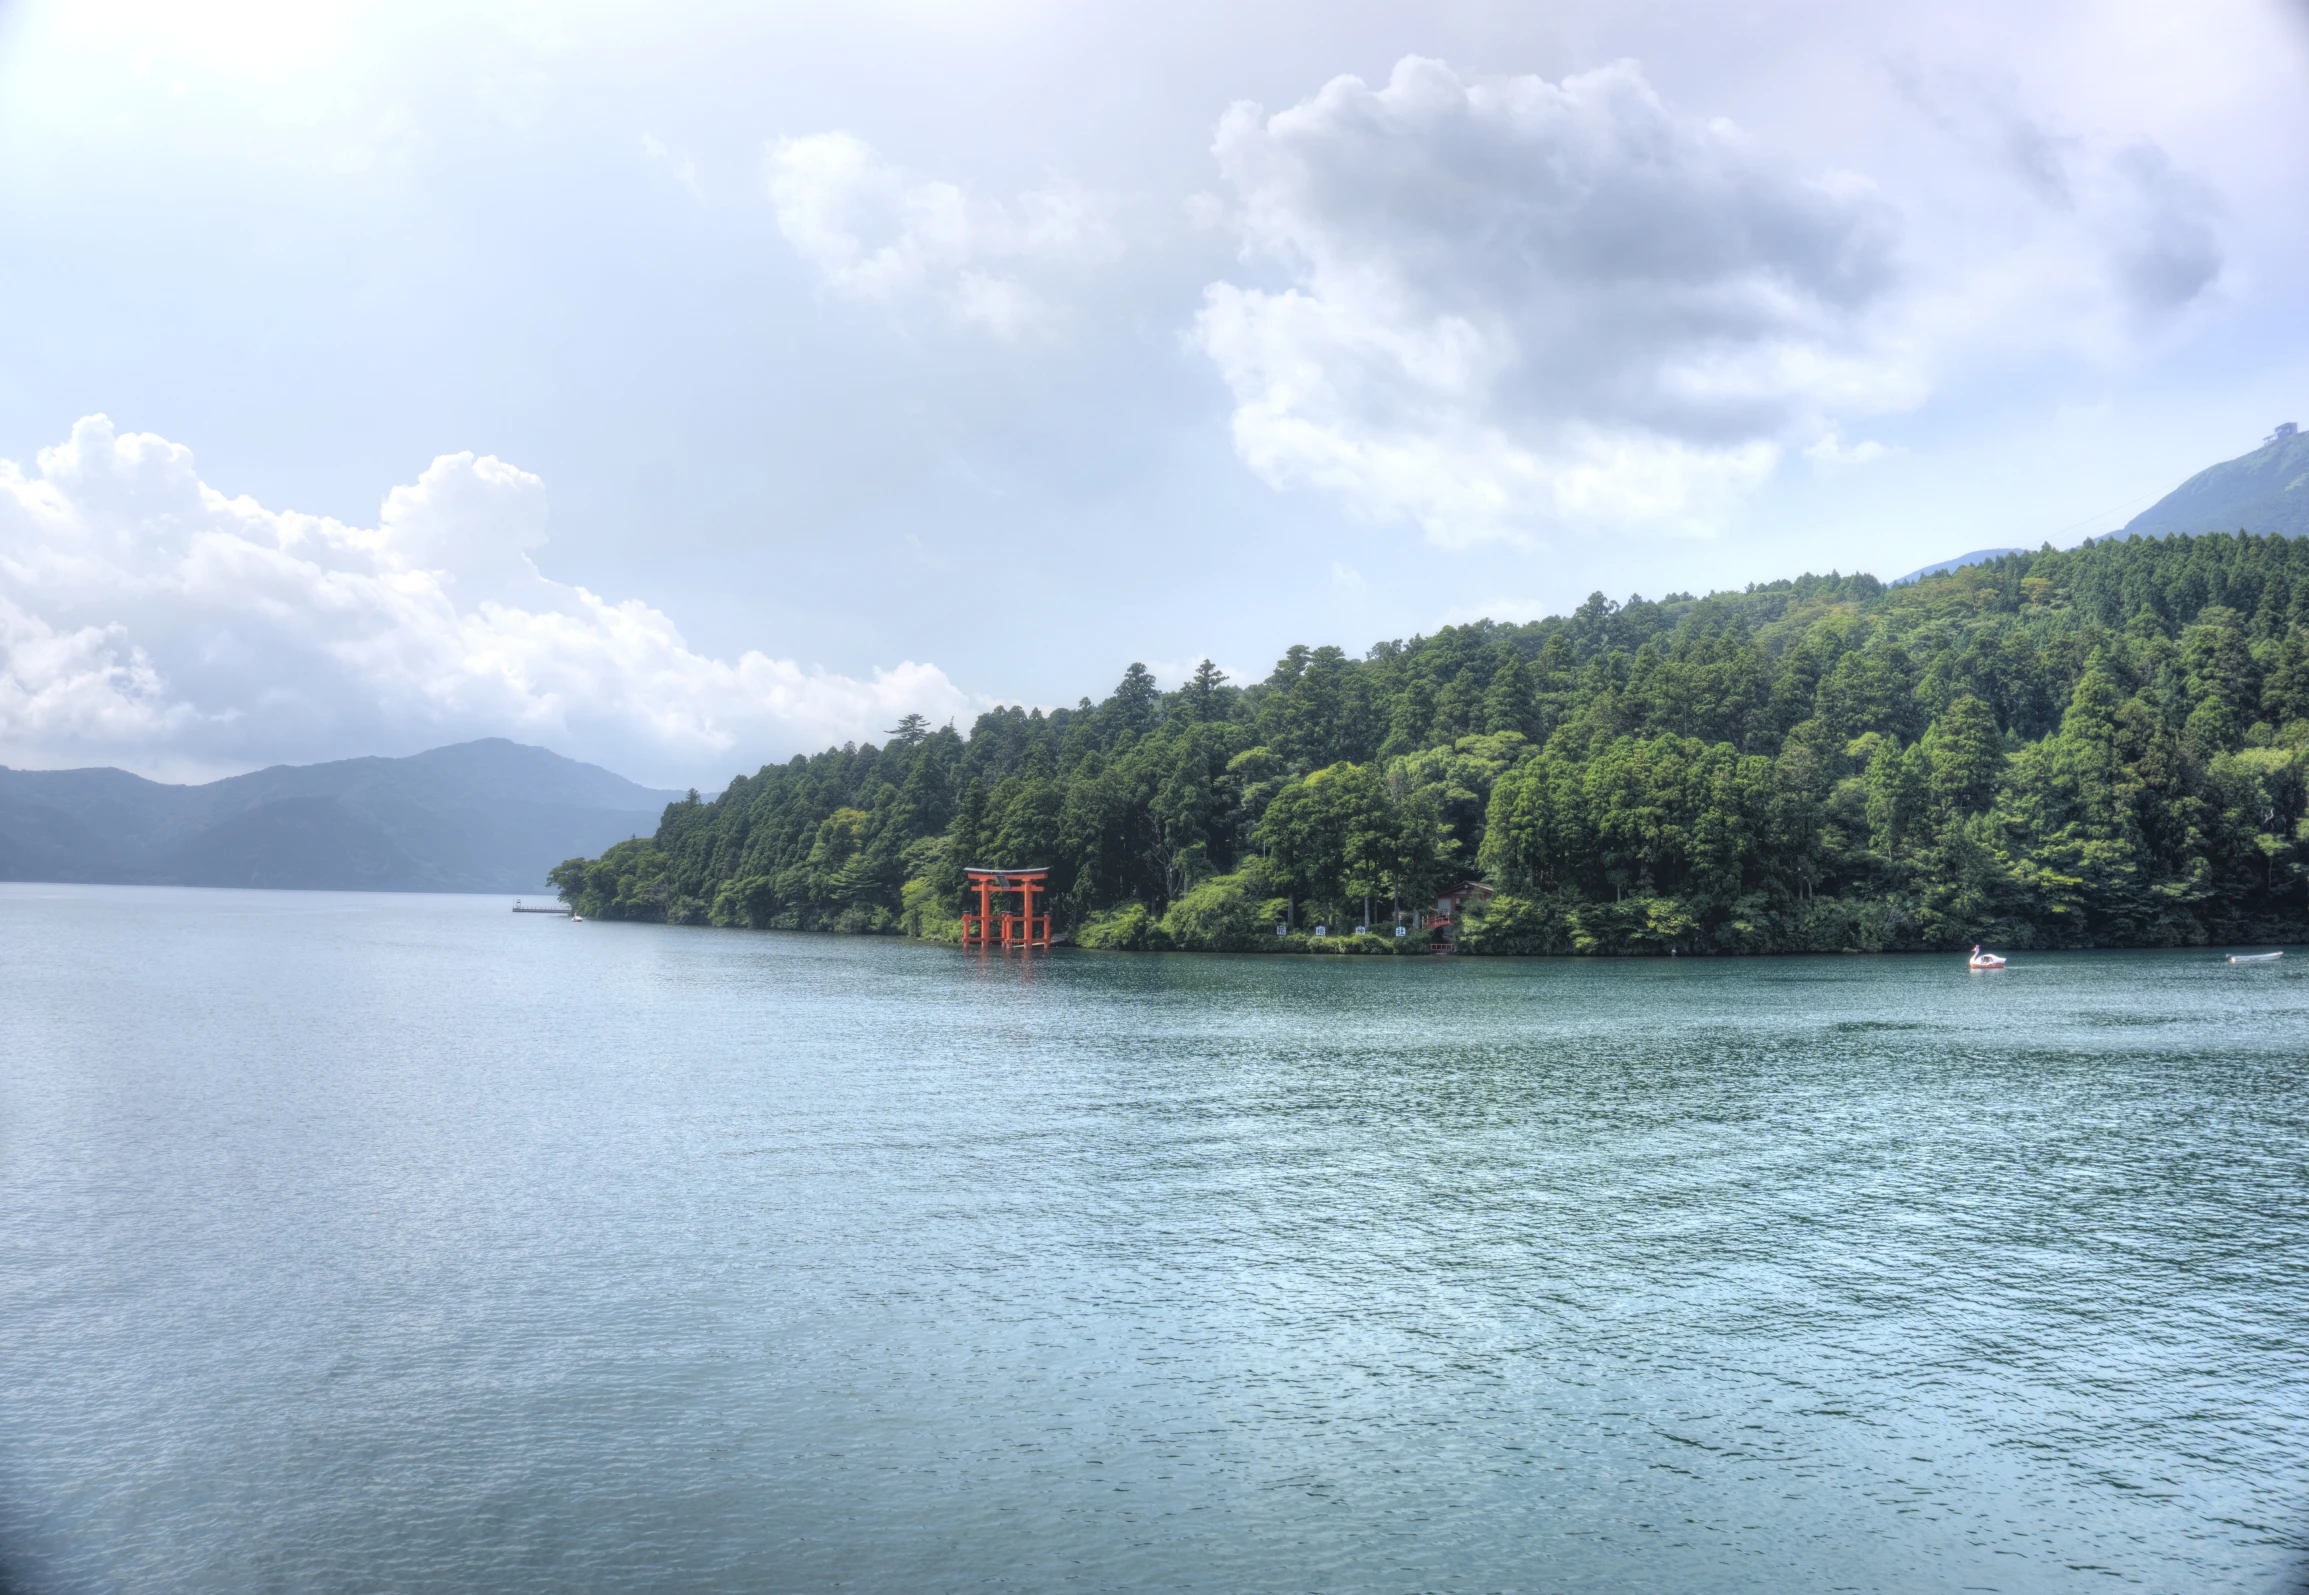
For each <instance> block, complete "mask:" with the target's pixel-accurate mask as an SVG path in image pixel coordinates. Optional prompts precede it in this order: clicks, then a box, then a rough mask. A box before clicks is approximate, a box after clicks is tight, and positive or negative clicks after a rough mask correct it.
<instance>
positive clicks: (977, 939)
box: [962, 865, 1050, 951]
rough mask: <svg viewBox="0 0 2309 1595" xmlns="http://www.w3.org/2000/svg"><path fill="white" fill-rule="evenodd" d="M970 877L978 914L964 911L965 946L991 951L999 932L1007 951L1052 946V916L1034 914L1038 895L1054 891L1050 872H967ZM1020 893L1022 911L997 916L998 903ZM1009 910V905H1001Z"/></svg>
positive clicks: (1017, 870) (1022, 870)
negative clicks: (976, 896)
mask: <svg viewBox="0 0 2309 1595" xmlns="http://www.w3.org/2000/svg"><path fill="white" fill-rule="evenodd" d="M962 873H963V874H964V875H965V876H967V877H969V885H968V886H967V887H966V888H965V890H968V891H975V892H976V893H977V894H978V912H977V913H975V914H973V913H972V912H970V910H969V909H967V908H965V909H964V910H963V911H962V945H963V946H965V947H991V946H993V945H994V938H995V936H996V934H997V932H999V934H1000V935H1001V938H1002V946H1003V950H1004V951H1008V950H1009V949H1010V948H1013V947H1048V946H1049V945H1050V916H1049V915H1048V914H1037V913H1036V912H1035V911H1034V894H1035V893H1037V892H1041V893H1044V894H1045V895H1047V894H1048V893H1049V891H1050V871H1049V870H1048V869H1047V868H1045V867H1042V866H1039V865H1038V866H1036V867H1035V868H1033V869H965V870H964V871H963V872H962ZM1012 892H1016V893H1017V894H1018V897H1019V904H1020V909H1021V911H1020V912H1018V913H1015V914H1012V913H1007V912H1005V913H999V914H998V913H997V912H996V911H995V910H996V908H997V906H998V905H997V904H996V902H995V899H996V898H998V897H1008V896H1009V895H1010V894H1011V893H1012ZM999 906H1004V907H1007V905H999Z"/></svg>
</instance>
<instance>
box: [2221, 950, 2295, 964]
mask: <svg viewBox="0 0 2309 1595" xmlns="http://www.w3.org/2000/svg"><path fill="white" fill-rule="evenodd" d="M2284 956H2285V955H2284V954H2283V953H2281V952H2276V953H2231V954H2230V955H2229V962H2230V963H2232V964H2273V963H2275V962H2276V961H2277V960H2278V959H2280V958H2282V957H2284Z"/></svg>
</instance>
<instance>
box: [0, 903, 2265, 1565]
mask: <svg viewBox="0 0 2309 1595" xmlns="http://www.w3.org/2000/svg"><path fill="white" fill-rule="evenodd" d="M0 960H4V962H0V969H4V970H5V974H4V975H0V979H4V981H5V988H4V996H5V1010H6V1022H5V1024H4V1025H0V1585H13V1586H14V1587H16V1588H18V1589H21V1590H24V1591H30V1592H33V1595H45V1592H48V1591H95V1590H104V1591H112V1590H119V1591H220V1592H221V1591H255V1590H330V1591H337V1590H343V1591H448V1590H459V1591H484V1590H485V1591H527V1590H561V1589H586V1590H605V1591H607V1590H614V1591H624V1590H634V1591H640V1590H651V1591H657V1590H666V1591H687V1590H700V1591H705V1590H733V1591H735V1590H822V1589H843V1588H846V1589H857V1590H891V1591H915V1590H922V1591H929V1590H974V1589H1004V1590H1022V1591H1037V1590H1060V1589H1085V1590H1090V1589H1120V1590H1136V1589H1201V1590H1213V1591H1237V1590H1339V1591H1349V1590H1371V1591H1412V1590H1468V1591H1482V1590H1581V1591H1585V1590H1593V1591H1612V1592H1623V1591H1636V1592H1642V1591H1662V1592H1687V1591H1689V1592H1717V1591H1748V1590H1754V1591H1815V1590H1817V1591H1828V1590H1883V1591H1928V1590H1943V1589H1946V1590H1957V1589H1990V1590H2006V1591H2038V1590H2044V1591H2066V1590H2107V1589H2113V1588H2140V1589H2149V1590H2173V1591H2221V1590H2247V1591H2275V1590H2294V1589H2298V1588H2300V1587H2302V1584H2301V1569H2302V1567H2303V1565H2304V1558H2303V1548H2304V1546H2305V1544H2309V1540H2305V1537H2304V1531H2305V1529H2309V1383H2305V1381H2304V1374H2305V1372H2309V1361H2305V1360H2309V1089H2305V1078H2304V1074H2305V1062H2309V956H2305V955H2303V954H2301V953H2296V954H2294V955H2293V956H2292V957H2290V958H2288V959H2287V960H2286V961H2285V962H2284V963H2283V964H2281V965H2278V966H2275V967H2261V968H2250V969H2239V968H2232V967H2230V966H2228V965H2226V964H2224V963H2221V962H2219V961H2218V960H2217V959H2216V958H2215V957H2214V956H2213V955H2211V954H2208V953H2205V952H2187V953H2171V954H2163V953H2158V954H2140V953H2134V954H2108V955H2074V956H2067V957H2052V956H2039V957H2029V958H2021V959H2016V960H2015V962H2014V965H2013V967H2012V968H2010V969H2008V970H2006V971H2004V972H2002V973H2000V974H1997V975H1991V976H1973V975H1968V974H1967V973H1966V972H1965V970H1964V969H1963V967H1962V966H1961V963H1960V962H1958V961H1956V960H1951V959H1945V958H1937V959H1916V958H1873V959H1860V958H1854V959H1842V960H1832V959H1806V960H1795V959H1789V960H1754V961H1740V962H1730V961H1726V962H1713V961H1696V960H1679V961H1675V962H1640V963H1574V962H1554V961H1533V962H1492V961H1478V960H1463V961H1458V962H1450V961H1444V960H1401V961H1394V960H1360V959H1338V960H1332V959H1312V958H1263V959H1262V958H1241V959H1222V958H1194V957H1151V956H1141V957H1133V956H1128V955H1103V956H1102V955H1095V954H1067V953H1063V952H1062V953H1060V954H1059V955H1057V956H1055V957H1050V958H1047V959H1043V960H1039V961H1037V962H1036V963H1034V964H1033V965H1030V966H1022V965H1021V964H1020V963H1019V962H1018V961H1017V960H1016V959H1015V958H1013V959H1011V960H1008V961H1005V960H1004V959H1002V958H1001V957H999V956H997V957H995V958H993V959H991V960H981V959H979V958H975V957H965V956H963V955H960V954H957V953H955V952H952V951H949V950H945V949H938V948H929V947H921V946H914V945H908V944H902V943H898V942H889V941H868V940H852V939H842V938H835V937H812V936H795V935H778V934H746V933H738V932H709V931H697V930H673V929H664V928H657V927H642V926H623V925H582V926H574V925H569V924H566V923H564V922H562V921H559V920H555V919H550V918H545V917H531V916H519V917H517V916H514V915H512V914H509V913H507V912H505V904H504V903H503V902H502V901H501V900H498V899H489V898H411V897H369V896H350V895H332V894H324V893H280V894H271V893H257V892H201V891H185V890H163V889H153V890H142V889H124V888H98V887H25V886H17V887H0Z"/></svg>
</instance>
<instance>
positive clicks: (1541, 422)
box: [1195, 57, 1921, 545]
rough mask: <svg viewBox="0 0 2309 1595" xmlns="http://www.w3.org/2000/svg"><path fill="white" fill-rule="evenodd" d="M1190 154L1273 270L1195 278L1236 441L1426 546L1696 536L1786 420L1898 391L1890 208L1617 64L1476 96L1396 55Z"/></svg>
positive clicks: (1889, 401) (1750, 482) (1778, 443)
mask: <svg viewBox="0 0 2309 1595" xmlns="http://www.w3.org/2000/svg"><path fill="white" fill-rule="evenodd" d="M1213 152H1214V154H1215V155H1216V157H1217V160H1218V164H1219V168H1220V171H1221V173H1222V175H1223V176H1224V177H1225V178H1226V180H1227V182H1228V183H1229V184H1230V185H1232V187H1233V189H1234V191H1235V195H1236V201H1235V214H1236V223H1237V226H1238V227H1239V228H1240V230H1241V234H1242V240H1243V247H1244V253H1245V256H1246V259H1247V260H1248V261H1250V262H1251V263H1253V264H1261V263H1263V264H1267V265H1269V266H1272V267H1274V268H1277V269H1279V270H1280V271H1281V273H1282V274H1283V276H1284V278H1285V279H1287V282H1286V285H1284V286H1280V287H1260V286H1244V285H1240V284H1237V283H1232V282H1221V283H1214V284H1211V285H1210V286H1209V287H1208V288H1207V289H1206V290H1205V296H1204V305H1203V308H1202V311H1201V314H1200V316H1199V318H1198V319H1197V322H1196V326H1195V338H1196V341H1197V342H1198V343H1199V345H1200V347H1201V348H1202V349H1203V350H1204V351H1205V352H1206V353H1207V354H1208V355H1209V356H1210V358H1211V359H1212V360H1213V361H1214V362H1215V363H1216V364H1217V366H1218V369H1219V371H1220V374H1221V375H1222V376H1223V377H1224V378H1225V380H1226V382H1227V384H1228V386H1229V388H1230V389H1231V390H1232V392H1233V395H1234V401H1235V409H1234V438H1235V444H1236V448H1237V450H1238V452H1239V453H1240V454H1241V456H1242V457H1243V459H1244V460H1245V461H1247V462H1248V463H1249V464H1250V465H1251V466H1252V467H1253V468H1254V469H1255V470H1257V471H1258V472H1259V473H1260V474H1261V475H1262V476H1264V477H1266V478H1267V479H1268V480H1269V481H1270V482H1272V483H1274V484H1276V485H1278V486H1282V485H1289V484H1297V483H1306V484H1311V485H1314V486H1316V487H1319V488H1323V489H1327V490H1329V491H1330V492H1333V493H1335V494H1337V495H1339V496H1340V497H1341V498H1342V499H1344V500H1345V501H1346V502H1347V503H1348V504H1349V505H1350V506H1351V507H1352V508H1354V509H1355V510H1357V511H1358V512H1360V513H1362V514H1364V515H1366V516H1368V517H1369V518H1372V519H1374V520H1380V521H1391V520H1409V521H1412V522H1415V523H1416V524H1418V525H1419V526H1420V527H1422V528H1423V529H1424V530H1425V532H1426V533H1427V535H1428V536H1429V537H1430V538H1431V539H1432V540H1434V541H1436V542H1438V543H1442V544H1445V545H1464V544H1469V543H1475V542H1479V541H1483V540H1486V539H1497V538H1504V539H1508V540H1512V541H1530V540H1533V539H1536V538H1539V537H1542V536H1544V535H1546V534H1549V533H1552V532H1556V531H1559V530H1564V529H1574V528H1588V527H1657V528H1668V529H1684V530H1704V529H1707V528H1709V527H1711V526H1713V525H1714V524H1715V523H1716V522H1718V521H1719V520H1720V519H1721V518H1722V517H1723V516H1724V515H1725V514H1726V513H1727V512H1728V511H1729V509H1730V508H1731V507H1732V506H1733V505H1735V504H1736V503H1737V502H1738V501H1739V500H1740V499H1741V498H1742V497H1744V496H1745V495H1746V494H1748V493H1750V492H1752V491H1753V490H1754V489H1755V488H1757V487H1758V486H1760V485H1761V484H1762V482H1763V481H1764V480H1765V479H1766V478H1767V477H1768V476H1769V475H1770V474H1771V472H1772V470H1773V468H1774V466H1775V465H1776V463H1777V462H1778V459H1779V457H1780V454H1781V450H1782V448H1783V445H1784V443H1785V442H1786V440H1788V439H1789V438H1790V437H1791V436H1792V435H1795V434H1799V433H1800V434H1802V435H1803V436H1816V435H1818V433H1819V432H1820V431H1821V430H1822V429H1823V427H1824V425H1826V424H1827V420H1828V418H1829V417H1832V416H1834V415H1837V414H1842V413H1851V412H1865V411H1870V410H1882V409H1889V408H1896V407H1899V406H1903V405H1907V404H1910V403H1913V402H1914V401H1915V400H1916V399H1917V398H1918V397H1919V396H1920V393H1921V387H1920V382H1919V379H1918V377H1917V375H1916V374H1915V373H1914V371H1913V370H1911V369H1910V367H1909V365H1908V364H1907V363H1906V362H1905V361H1904V360H1903V359H1902V358H1900V357H1899V356H1898V355H1897V353H1896V352H1892V351H1890V350H1889V346H1888V345H1887V344H1886V343H1885V342H1884V341H1883V340H1882V339H1881V338H1880V336H1879V335H1878V334H1879V330H1880V329H1879V328H1878V327H1877V325H1876V319H1875V316H1874V312H1875V311H1876V310H1877V308H1878V307H1879V305H1880V304H1881V303H1882V302H1883V301H1884V300H1885V298H1886V296H1887V294H1888V292H1889V290H1890V289H1891V288H1892V286H1893V284H1894V282H1895V275H1896V273H1895V243H1896V238H1897V233H1898V227H1897V219H1896V217H1895V215H1894V213H1893V211H1892V210H1891V208H1890V207H1889V206H1888V205H1887V204H1886V203H1885V202H1884V201H1883V200H1882V199H1880V198H1879V197H1878V196H1877V194H1876V193H1875V192H1874V190H1873V189H1872V188H1871V187H1870V186H1869V185H1868V184H1867V183H1865V182H1863V181H1861V180H1860V179H1858V178H1855V177H1851V176H1849V175H1840V174H1834V173H1829V174H1817V175H1813V174H1805V173H1801V172H1797V171H1795V170H1792V169H1790V168H1789V167H1788V166H1786V165H1785V164H1784V163H1783V162H1781V161H1780V160H1778V159H1777V158H1776V157H1774V156H1773V155H1772V154H1770V153H1769V152H1768V151H1766V150H1764V149H1762V148H1760V147H1759V146H1758V145H1757V144H1756V143H1755V142H1754V141H1753V140H1751V139H1749V138H1748V137H1747V136H1746V135H1744V134H1742V133H1741V132H1740V131H1739V130H1738V129H1736V128H1734V127H1732V126H1731V125H1730V124H1728V123H1724V122H1720V121H1717V122H1704V121H1700V120H1697V119H1694V118H1691V117H1687V116H1683V115H1679V114H1677V113H1676V112H1674V111H1672V110H1670V109H1669V108H1668V107H1667V106H1666V105H1664V104H1663V103H1662V102H1661V101H1660V99H1659V97H1658V96H1657V95H1656V94H1655V93H1654V92H1653V91H1652V89H1651V86H1650V85H1649V84H1648V83H1647V82H1646V81H1645V79H1644V76H1643V74H1642V72H1641V71H1640V69H1639V68H1637V67H1636V66H1635V65H1634V64H1633V63H1631V62H1621V63H1619V64H1617V65H1613V66H1609V67H1605V68H1602V69H1600V70H1598V71H1593V72H1587V73H1582V74H1579V75H1576V76H1572V77H1567V78H1565V79H1564V80H1563V82H1562V83H1560V84H1553V83H1548V82H1546V81H1544V80H1542V79H1540V78H1537V77H1518V78H1512V79H1508V80H1505V81H1503V82H1499V83H1495V84H1494V83H1470V82H1466V81H1463V80H1461V79H1460V78H1459V77H1458V76H1457V75H1455V74H1454V73H1453V72H1452V71H1451V70H1450V69H1449V68H1448V67H1446V66H1444V65H1443V64H1442V63H1440V62H1437V61H1430V60H1424V59H1421V58H1419V57H1408V58H1406V59H1404V60H1403V61H1402V62H1400V63H1399V64H1398V65H1397V66H1396V68H1395V70H1394V73H1393V74H1392V76H1391V77H1390V78H1389V80H1388V82H1387V84H1386V86H1385V87H1384V88H1381V89H1372V88H1370V87H1368V86H1367V85H1365V84H1364V83H1363V82H1362V81H1361V80H1360V79H1358V78H1353V77H1342V78H1337V79H1334V80H1333V81H1332V82H1331V83H1329V84H1328V85H1326V86H1325V87H1324V88H1323V89H1322V90H1321V91H1320V92H1319V93H1317V94H1316V95H1315V96H1313V97H1312V98H1310V99H1308V100H1305V101H1303V102H1301V103H1300V104H1298V105H1296V106H1293V107H1291V108H1290V109H1289V110H1286V111H1282V112H1279V113H1277V114H1275V115H1273V116H1269V115H1266V114H1265V113H1264V112H1263V111H1262V110H1261V108H1260V107H1258V106H1255V105H1251V104H1247V103H1246V104H1238V105H1236V106H1234V107H1233V108H1232V109H1230V110H1229V111H1228V112H1227V114H1226V115H1225V117H1224V118H1223V119H1222V120H1221V122H1220V124H1219V128H1218V134H1217V138H1216V141H1215V143H1214V145H1213Z"/></svg>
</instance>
